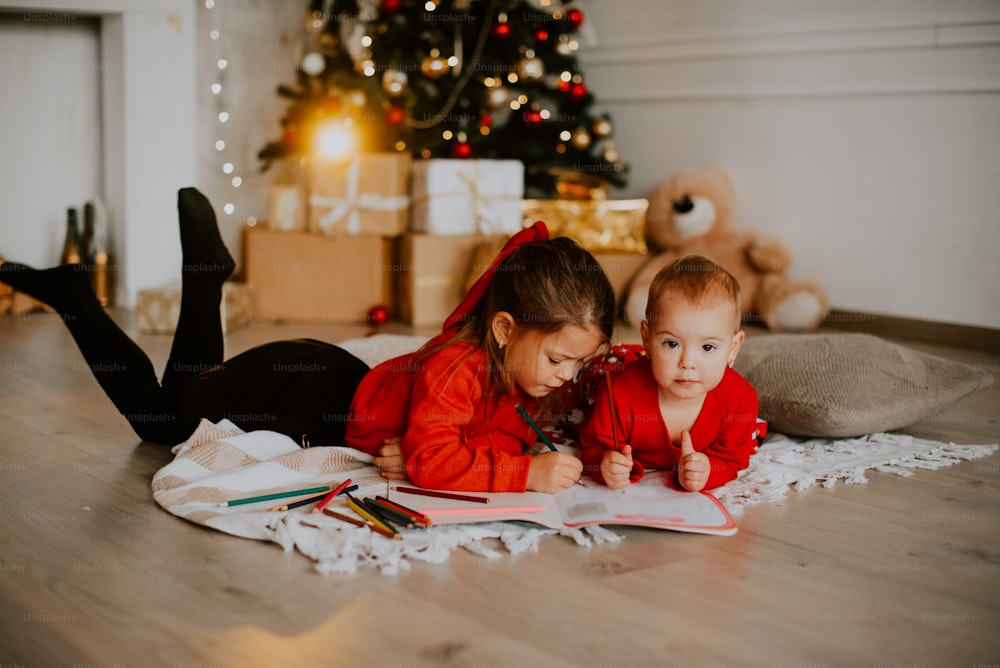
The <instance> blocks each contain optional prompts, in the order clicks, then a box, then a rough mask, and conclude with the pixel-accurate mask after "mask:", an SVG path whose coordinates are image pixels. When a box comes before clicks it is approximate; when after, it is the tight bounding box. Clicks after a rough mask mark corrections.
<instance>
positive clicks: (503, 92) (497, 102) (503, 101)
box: [486, 85, 510, 109]
mask: <svg viewBox="0 0 1000 668" xmlns="http://www.w3.org/2000/svg"><path fill="white" fill-rule="evenodd" d="M509 101H510V91H508V90H507V89H506V88H505V87H504V86H501V85H497V86H493V87H492V88H490V89H489V90H487V91H486V106H488V107H490V108H491V109H499V108H500V107H505V106H507V103H508V102H509Z"/></svg>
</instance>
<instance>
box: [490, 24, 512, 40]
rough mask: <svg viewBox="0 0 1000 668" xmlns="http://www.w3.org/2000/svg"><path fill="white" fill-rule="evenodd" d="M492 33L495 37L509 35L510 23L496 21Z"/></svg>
mask: <svg viewBox="0 0 1000 668" xmlns="http://www.w3.org/2000/svg"><path fill="white" fill-rule="evenodd" d="M493 34H494V35H495V36H496V37H510V24H509V23H498V24H496V25H495V26H493Z"/></svg>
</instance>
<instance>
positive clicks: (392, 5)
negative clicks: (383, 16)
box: [381, 0, 400, 12]
mask: <svg viewBox="0 0 1000 668" xmlns="http://www.w3.org/2000/svg"><path fill="white" fill-rule="evenodd" d="M399 3H400V0H382V4H381V8H382V9H383V10H385V11H387V12H395V11H397V10H398V9H399Z"/></svg>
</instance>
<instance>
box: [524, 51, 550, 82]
mask: <svg viewBox="0 0 1000 668" xmlns="http://www.w3.org/2000/svg"><path fill="white" fill-rule="evenodd" d="M524 55H525V57H524V58H522V59H521V60H520V61H518V63H517V74H518V76H519V77H521V78H522V79H524V80H525V81H538V80H539V79H541V78H542V77H543V76H545V64H544V63H543V62H542V59H541V58H537V57H535V52H534V51H532V50H530V49H529V50H528V52H527V53H526V54H524Z"/></svg>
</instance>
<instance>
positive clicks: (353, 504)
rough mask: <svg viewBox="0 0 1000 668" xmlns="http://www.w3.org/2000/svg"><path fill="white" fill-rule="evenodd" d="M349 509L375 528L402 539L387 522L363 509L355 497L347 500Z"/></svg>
mask: <svg viewBox="0 0 1000 668" xmlns="http://www.w3.org/2000/svg"><path fill="white" fill-rule="evenodd" d="M347 507H348V508H350V509H351V510H353V511H354V512H356V513H357V514H358V515H361V517H363V518H365V519H366V520H368V521H369V522H371V523H372V525H373V526H377V527H379V528H380V529H383V530H384V531H388V532H390V533H392V537H393V538H397V537H401V536H399V532H398V531H396V530H395V529H393V528H392V527H391V526H389V525H388V524H386V523H385V522H383V521H382V520H380V519H379V518H377V517H375V516H374V515H372V514H371V513H370V512H368V511H367V510H365V509H364V507H362V505H361V504H360V503H358V501H357V500H356V499H355V498H354V497H353V496H351V497H350V498H349V499H347Z"/></svg>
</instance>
